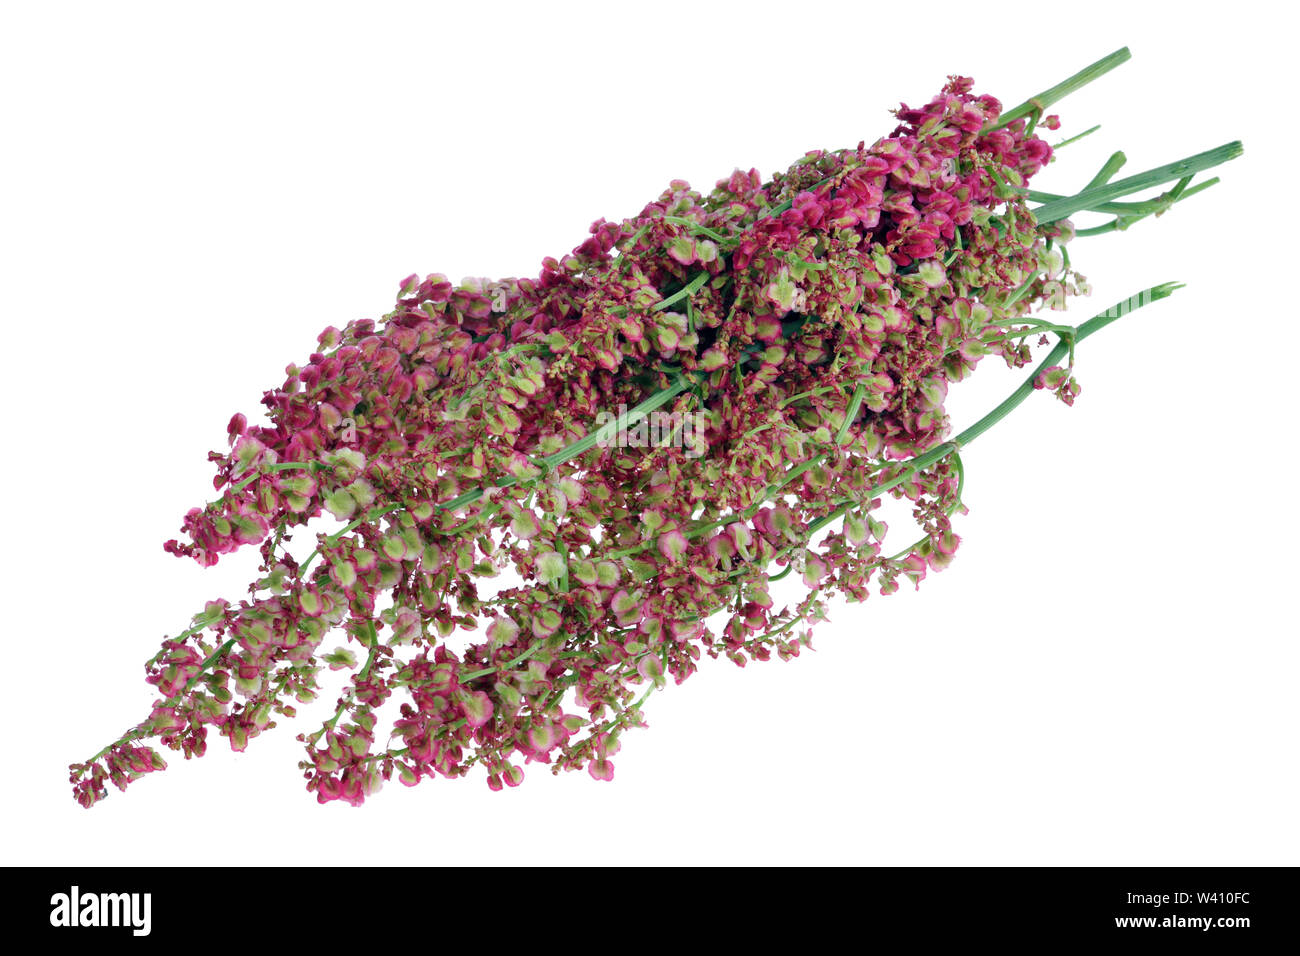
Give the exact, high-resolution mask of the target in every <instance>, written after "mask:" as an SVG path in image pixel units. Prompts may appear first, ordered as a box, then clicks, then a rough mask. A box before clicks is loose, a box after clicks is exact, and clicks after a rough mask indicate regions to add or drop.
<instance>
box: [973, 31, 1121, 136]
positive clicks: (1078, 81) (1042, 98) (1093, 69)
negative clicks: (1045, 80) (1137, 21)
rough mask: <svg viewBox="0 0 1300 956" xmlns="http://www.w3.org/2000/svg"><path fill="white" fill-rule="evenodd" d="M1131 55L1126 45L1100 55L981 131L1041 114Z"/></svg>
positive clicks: (999, 127) (998, 127)
mask: <svg viewBox="0 0 1300 956" xmlns="http://www.w3.org/2000/svg"><path fill="white" fill-rule="evenodd" d="M1131 56H1132V54H1131V53H1129V50H1128V47H1122V48H1121V49H1118V50H1116V51H1115V52H1114V53H1111V54H1110V55H1109V56H1104V57H1102V58H1101V59H1100V60H1098V61H1097V62H1096V63H1092V64H1090V65H1088V66H1085V67H1084V68H1083V69H1082V70H1080V71H1079V72H1078V73H1076V74H1074V76H1072V77H1070V78H1069V79H1067V80H1062V81H1061V82H1060V83H1057V84H1056V85H1055V86H1053V87H1052V88H1051V89H1048V90H1044V91H1043V92H1041V93H1039V94H1038V95H1037V96H1033V97H1030V98H1029V99H1027V100H1025V102H1023V103H1021V104H1020V105H1019V106H1017V107H1015V108H1014V109H1012V110H1010V111H1009V112H1006V113H1003V114H1002V115H1001V116H1000V117H998V121H997V123H996V124H994V125H992V126H988V127H985V129H984V130H983V131H982V132H986V133H988V132H992V131H993V130H995V129H1002V127H1004V126H1008V125H1010V124H1011V123H1014V122H1015V121H1016V120H1018V119H1024V118H1025V117H1026V116H1030V115H1033V116H1035V118H1037V117H1040V116H1042V114H1043V113H1044V112H1045V111H1046V110H1047V109H1048V107H1050V106H1052V105H1053V104H1054V103H1057V102H1059V101H1060V100H1062V99H1064V98H1065V97H1067V96H1069V95H1070V94H1071V93H1073V92H1074V91H1075V90H1079V89H1082V88H1083V87H1085V86H1087V85H1088V84H1089V83H1091V82H1092V81H1093V80H1095V79H1097V78H1098V77H1101V76H1104V75H1105V74H1107V73H1109V72H1110V71H1111V70H1113V69H1115V67H1117V66H1119V65H1120V64H1121V63H1124V62H1126V61H1127V60H1128V59H1129V58H1130V57H1131Z"/></svg>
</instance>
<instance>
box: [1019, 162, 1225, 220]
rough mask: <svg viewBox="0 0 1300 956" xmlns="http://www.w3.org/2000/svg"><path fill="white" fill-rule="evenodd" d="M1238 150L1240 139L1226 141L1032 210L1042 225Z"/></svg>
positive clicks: (1202, 166) (1178, 176)
mask: <svg viewBox="0 0 1300 956" xmlns="http://www.w3.org/2000/svg"><path fill="white" fill-rule="evenodd" d="M1241 154H1242V146H1241V143H1240V141H1233V142H1231V143H1225V144H1224V145H1222V146H1219V147H1217V148H1215V149H1210V150H1206V151H1205V152H1203V153H1197V154H1196V155H1195V156H1189V157H1187V158H1186V159H1180V160H1178V161H1177V162H1174V163H1166V164H1165V165H1164V166H1157V167H1156V168H1155V169H1148V170H1147V171H1146V172H1144V173H1138V174H1137V175H1136V176H1129V177H1128V178H1127V179H1120V180H1116V181H1115V182H1113V183H1106V184H1105V185H1100V186H1095V187H1092V188H1090V189H1084V190H1083V191H1082V192H1079V193H1076V194H1075V195H1073V196H1068V197H1064V198H1061V199H1054V200H1051V201H1049V202H1046V203H1044V204H1043V205H1041V206H1039V207H1038V208H1036V209H1033V210H1031V211H1032V212H1033V214H1034V217H1035V218H1036V219H1037V220H1038V224H1039V225H1040V226H1041V225H1045V224H1047V223H1050V222H1056V221H1057V220H1059V219H1064V218H1066V217H1067V216H1071V215H1073V214H1074V213H1076V212H1082V211H1083V210H1087V209H1096V208H1097V206H1098V205H1099V204H1102V203H1108V202H1110V201H1111V200H1113V199H1118V198H1120V197H1121V196H1127V195H1129V194H1131V193H1136V192H1141V191H1142V190H1143V189H1150V188H1151V187H1153V186H1162V185H1164V184H1165V183H1168V182H1175V181H1177V180H1179V179H1182V178H1184V177H1186V176H1191V175H1193V174H1195V173H1199V172H1202V171H1204V170H1206V169H1212V168H1214V167H1215V166H1218V165H1220V164H1222V163H1226V162H1228V161H1229V160H1233V159H1236V158H1237V157H1238V156H1240V155H1241Z"/></svg>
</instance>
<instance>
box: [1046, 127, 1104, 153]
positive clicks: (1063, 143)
mask: <svg viewBox="0 0 1300 956" xmlns="http://www.w3.org/2000/svg"><path fill="white" fill-rule="evenodd" d="M1099 129H1101V125H1100V124H1098V125H1097V126H1094V127H1092V128H1091V129H1085V130H1084V131H1083V132H1082V133H1080V134H1078V135H1077V136H1071V137H1070V138H1069V139H1063V140H1061V141H1060V142H1059V143H1057V144H1056V145H1054V146H1053V147H1052V152H1056V151H1057V150H1058V149H1060V148H1062V147H1063V146H1069V145H1070V144H1071V143H1077V142H1078V141H1079V140H1081V139H1083V138H1084V137H1085V136H1091V135H1092V134H1093V133H1095V132H1097V130H1099Z"/></svg>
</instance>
